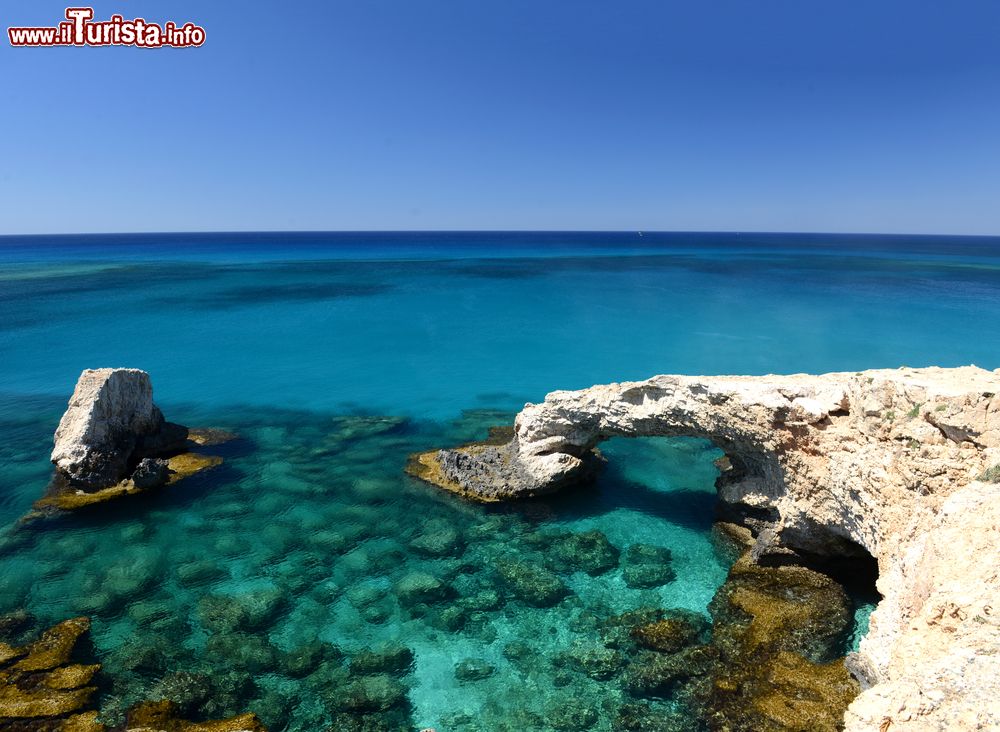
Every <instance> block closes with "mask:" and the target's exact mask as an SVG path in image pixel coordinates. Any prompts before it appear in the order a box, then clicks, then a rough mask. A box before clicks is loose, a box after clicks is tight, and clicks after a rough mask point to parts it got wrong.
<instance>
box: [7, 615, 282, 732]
mask: <svg viewBox="0 0 1000 732" xmlns="http://www.w3.org/2000/svg"><path fill="white" fill-rule="evenodd" d="M89 631H90V620H89V619H88V618H85V617H80V618H73V619H71V620H65V621H63V622H61V623H58V624H57V625H54V626H52V627H51V628H49V629H48V630H46V631H45V632H43V633H42V634H41V636H40V637H39V638H38V640H36V641H34V642H33V643H28V644H27V645H24V646H19V647H18V646H11V645H7V644H6V643H0V729H5V730H8V729H9V730H18V732H115V730H121V731H122V732H267V728H266V727H265V726H264V725H263V724H262V723H261V721H260V720H259V719H258V718H257V716H256V715H255V714H252V713H247V714H241V715H239V716H236V717H231V718H230V719H224V720H216V721H210V722H189V721H187V720H185V719H183V718H182V717H181V716H180V713H179V709H178V707H177V705H176V704H174V703H173V702H171V701H157V702H143V703H141V704H138V705H136V706H135V707H133V708H132V709H130V710H129V712H128V719H127V721H126V723H125V725H124V727H121V726H119V727H116V728H110V727H107V726H106V725H104V724H103V723H101V722H100V721H99V715H98V709H97V704H96V702H97V691H98V687H97V681H96V677H97V675H98V673H99V672H100V670H101V665H100V664H99V663H88V662H87V661H90V660H92V659H86V658H84V659H83V660H81V658H80V657H81V656H85V655H86V651H85V650H82V647H84V646H85V643H84V642H83V641H84V640H85V639H86V637H87V635H88V633H89Z"/></svg>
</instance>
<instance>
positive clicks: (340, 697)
mask: <svg viewBox="0 0 1000 732" xmlns="http://www.w3.org/2000/svg"><path fill="white" fill-rule="evenodd" d="M330 701H331V703H332V705H333V707H334V708H335V709H338V710H340V711H344V712H355V713H357V712H385V711H388V710H390V709H392V708H393V707H398V706H403V705H405V704H406V701H407V700H406V686H404V685H403V684H402V683H401V682H399V681H397V680H396V679H394V678H393V677H392V676H389V675H386V674H380V675H377V676H363V677H361V678H360V679H358V680H357V681H353V682H351V683H349V684H347V685H346V686H344V687H342V688H341V689H338V690H337V691H336V692H335V693H334V695H333V697H332V698H331V700H330Z"/></svg>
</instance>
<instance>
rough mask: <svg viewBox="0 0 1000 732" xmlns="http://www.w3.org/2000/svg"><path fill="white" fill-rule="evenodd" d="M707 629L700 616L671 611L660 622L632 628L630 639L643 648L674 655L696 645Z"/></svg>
mask: <svg viewBox="0 0 1000 732" xmlns="http://www.w3.org/2000/svg"><path fill="white" fill-rule="evenodd" d="M707 629H708V621H707V620H706V619H705V618H704V617H703V616H702V615H701V614H699V613H695V612H691V611H688V610H672V611H671V612H670V614H669V615H668V616H667V617H665V618H663V619H661V620H657V621H655V622H653V623H647V624H645V625H640V626H639V627H637V628H634V629H633V630H632V637H633V638H635V640H636V642H637V643H638V644H639V645H641V646H643V647H645V648H649V649H651V650H654V651H660V652H661V653H676V652H677V651H679V650H681V649H682V648H684V647H686V646H689V645H692V644H694V643H696V642H697V641H698V640H699V638H701V636H702V635H703V634H704V633H705V631H706V630H707Z"/></svg>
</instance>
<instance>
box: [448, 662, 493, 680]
mask: <svg viewBox="0 0 1000 732" xmlns="http://www.w3.org/2000/svg"><path fill="white" fill-rule="evenodd" d="M496 670H497V669H496V666H493V665H491V664H489V663H487V662H486V661H484V660H482V659H481V658H465V659H463V660H461V661H459V662H458V663H456V664H455V678H456V679H458V680H459V681H482V680H483V679H488V678H489V677H490V676H492V675H493V674H494V673H496Z"/></svg>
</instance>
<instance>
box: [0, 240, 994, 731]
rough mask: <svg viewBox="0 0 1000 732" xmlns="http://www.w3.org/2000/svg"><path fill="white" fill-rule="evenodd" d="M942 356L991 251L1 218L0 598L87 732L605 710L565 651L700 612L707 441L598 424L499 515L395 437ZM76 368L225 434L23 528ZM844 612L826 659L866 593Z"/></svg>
mask: <svg viewBox="0 0 1000 732" xmlns="http://www.w3.org/2000/svg"><path fill="white" fill-rule="evenodd" d="M965 364H976V365H978V366H981V367H984V368H988V369H995V368H998V367H1000V238H997V237H994V238H989V237H978V238H977V237H947V236H933V237H930V236H928V237H914V236H860V235H858V236H847V235H815V234H736V233H718V234H716V233H656V232H612V233H608V232H541V233H538V232H506V233H497V232H398V233H397V232H392V233H390V232H386V233H370V232H364V233H350V232H342V233H234V234H142V235H85V236H25V237H10V236H8V237H0V614H2V613H9V612H15V611H22V610H24V611H27V612H28V613H30V614H31V615H32V616H33V618H34V622H35V623H36V624H37V627H38V628H42V627H46V626H47V625H51V624H53V623H55V622H58V621H61V620H64V619H66V618H70V617H75V616H79V615H87V616H89V617H90V618H91V619H92V623H93V627H92V640H93V646H94V648H93V651H94V654H95V655H96V657H97V658H99V659H100V661H101V663H102V664H103V672H102V677H101V678H102V681H101V684H102V685H101V690H100V704H101V708H102V715H103V718H104V719H106V720H108V721H110V722H116V721H120V719H121V715H122V713H123V711H124V709H126V708H127V707H128V706H129V705H131V704H133V703H135V702H137V701H140V700H143V699H155V698H173V699H175V700H178V699H179V700H180V703H181V704H182V706H183V707H184V709H185V711H186V712H188V713H190V714H191V715H193V716H195V717H198V716H200V717H201V718H207V717H209V716H212V715H214V716H220V715H224V714H235V713H237V712H242V711H247V710H252V711H256V712H257V713H258V714H259V715H260V716H261V717H262V718H263V719H264V721H265V723H267V724H268V726H269V728H270V729H271V730H272V732H274V731H278V730H294V731H296V732H297V731H299V730H302V731H306V730H324V729H332V728H336V725H337V724H338V723H337V722H336V720H337V719H338V717H336V715H337V714H339V713H341V712H343V710H345V709H346V710H349V711H350V712H351V713H356V714H361V713H362V712H364V713H367V712H372V713H374V714H382V715H383V716H384V717H385V715H389V716H388V717H386V718H387V719H391V720H394V721H393V722H391V723H392V724H396V725H397V726H398V728H399V729H409V728H412V729H414V730H418V729H427V728H433V729H435V730H437V731H438V732H465V731H470V732H471V731H473V730H476V731H478V730H483V731H487V730H488V731H490V732H495V731H502V730H543V731H547V730H567V729H569V730H575V729H593V730H612V729H616V727H615V724H616V722H615V720H616V719H618V718H619V716H620V710H621V708H622V705H625V704H630V703H633V702H634V701H635V699H633V698H632V696H631V695H630V691H629V689H628V686H627V684H626V683H624V682H622V681H621V678H620V675H621V674H624V675H625V676H627V673H628V668H627V663H628V660H627V659H618V658H608V659H606V660H607V662H608V664H610V666H611V667H612V668H611V670H610V671H606V670H605V669H603V667H602V669H601V670H600V671H598V672H594V670H593V669H594V664H593V663H591V662H592V661H593V659H595V658H598V659H601V660H602V661H603V660H605V659H604V657H603V656H601V655H600V654H601V653H602V652H603V651H602V649H604V651H606V648H604V647H603V646H602V637H603V636H602V632H603V630H602V629H606V628H607V627H608V625H607V624H608V623H609V622H612V621H613V619H614V618H616V617H620V616H622V614H626V613H629V612H633V611H641V610H643V609H650V608H660V609H684V610H688V611H692V612H694V613H700V614H703V615H705V616H706V617H707V612H708V606H709V603H710V601H711V599H712V597H713V595H714V593H715V591H716V590H717V589H718V587H719V586H720V585H721V583H722V582H723V581H724V579H725V577H726V574H727V570H728V567H729V564H730V563H731V561H732V558H733V557H732V555H731V553H729V552H727V551H726V550H725V549H724V548H723V547H721V546H720V543H719V541H718V537H717V535H716V534H714V533H713V531H712V525H713V521H714V504H715V491H714V485H713V484H714V480H715V477H716V475H717V472H716V467H715V465H714V461H715V460H716V459H717V458H718V457H719V456H720V455H721V453H720V452H719V451H718V450H717V449H716V448H715V447H714V446H713V445H711V444H710V443H707V442H704V441H699V440H695V439H690V438H688V439H685V438H678V439H666V438H656V439H652V438H643V439H632V440H629V439H624V438H618V439H614V440H610V441H608V442H606V443H604V444H603V445H602V451H603V453H604V454H605V456H606V457H607V461H608V464H607V468H606V469H605V470H604V471H603V472H602V473H601V475H600V476H599V477H598V478H597V480H596V481H595V483H594V484H593V485H589V486H586V487H582V488H580V489H576V490H571V491H567V492H565V493H563V494H560V495H557V496H554V497H549V498H542V499H538V500H534V501H529V502H525V503H518V504H512V505H502V506H483V505H478V504H473V503H469V502H467V501H464V500H462V499H460V498H457V497H455V496H452V495H450V494H445V493H443V492H441V491H440V490H438V489H436V488H434V487H432V486H429V485H426V484H424V483H421V482H420V481H418V480H416V479H414V478H411V477H409V476H407V475H406V474H405V473H404V467H405V465H406V463H407V459H408V457H409V456H410V455H411V454H413V453H414V452H417V451H422V450H428V449H432V448H435V447H443V446H451V445H456V444H460V443H464V442H467V441H470V440H475V439H480V438H483V437H485V436H486V434H487V431H488V429H489V428H490V427H491V426H497V425H509V424H511V422H512V420H513V418H514V415H515V414H516V413H517V412H518V411H519V410H520V409H521V408H522V407H523V406H524V405H525V404H526V403H530V402H538V401H540V400H542V399H544V398H545V394H546V393H547V392H549V391H553V390H558V389H579V388H584V387H587V386H590V385H593V384H600V383H608V382H619V381H627V380H638V379H644V378H648V377H650V376H653V375H656V374H670V373H681V374H768V373H798V372H810V373H822V372H829V371H859V370H863V369H869V368H892V367H898V366H911V367H919V366H930V365H938V366H960V365H965ZM99 367H134V368H140V369H144V370H146V371H148V372H149V374H150V376H151V379H152V383H153V388H154V398H155V401H156V403H157V404H158V405H159V407H160V408H161V409H162V411H163V412H164V414H165V415H166V416H167V418H168V419H169V420H171V421H174V422H179V423H182V424H185V425H188V426H192V427H214V428H221V429H224V430H227V431H231V432H233V433H235V434H236V435H237V436H238V438H237V439H236V440H234V441H232V442H231V443H228V444H226V445H223V446H220V447H219V448H218V450H219V453H218V454H220V455H221V456H222V457H223V458H224V460H225V462H224V463H223V465H222V466H221V467H219V468H217V469H215V470H213V471H211V472H208V473H205V474H202V475H198V476H195V477H193V478H191V479H189V480H187V481H184V482H181V483H179V484H176V485H174V486H171V487H169V488H166V489H163V490H161V491H158V492H156V493H155V494H153V495H149V496H142V497H138V498H134V499H130V500H124V501H121V502H119V503H117V504H108V505H105V506H102V507H100V508H96V509H93V510H91V511H88V512H83V513H79V514H74V515H68V516H55V517H50V518H46V519H43V520H33V521H28V522H25V521H23V520H22V519H23V517H25V516H26V515H27V514H28V513H29V512H30V510H31V507H32V503H33V502H34V501H35V500H36V499H37V498H39V497H40V496H41V495H42V493H43V492H44V490H45V488H46V485H47V483H48V481H49V478H50V475H51V468H52V466H51V464H50V463H49V454H50V452H51V448H52V434H53V431H54V430H55V427H56V425H57V424H58V421H59V417H60V415H61V413H62V412H63V410H64V409H65V407H66V403H67V400H68V398H69V395H70V394H71V393H72V391H73V386H74V384H75V382H76V379H77V377H78V376H79V374H80V372H81V371H82V370H83V369H87V368H99ZM580 536H583V537H589V538H588V539H587V541H575V540H574V537H577V538H578V537H580ZM594 537H599V538H600V537H603V538H600V540H599V541H597V540H595V539H594ZM574 542H575V543H574ZM637 545H640V546H645V547H647V548H648V547H656V548H658V550H665V551H666V552H667V553H669V556H670V567H671V570H672V571H671V572H670V573H669V577H663V578H661V580H662V581H659V582H653V583H652V584H650V583H644V584H643V585H642V586H636V585H635V583H634V582H630V581H629V580H628V571H627V570H628V557H629V556H630V551H629V550H630V547H635V546H637ZM609 546H610V547H611V548H610V549H609V548H608V547H609ZM566 547H585V548H586V547H589V548H590V549H593V550H594V551H595V552H597V553H598V554H599V555H600V556H596V555H595V556H590V555H588V556H581V557H577V558H576V560H578V561H576V560H574V558H573V557H569V558H567V556H566ZM581 551H583V550H582V549H581ZM554 557H558V558H559V559H558V561H555V560H554V559H553V558H554ZM608 557H610V559H608ZM511 566H514V567H518V568H521V569H522V570H523V572H524V576H523V577H520V578H518V579H517V580H516V581H515V582H514V585H515V586H514V587H512V586H511V580H510V576H509V572H510V570H509V568H510V567H511ZM502 567H506V568H507V571H506V572H504V571H498V568H502ZM505 577H506V579H505ZM553 582H555V583H558V584H559V586H560V587H561V588H562V589H561V592H560V596H559V599H558V601H554V602H553V601H550V600H549V599H546V598H545V595H546V592H547V589H548V588H549V587H550V586H551V584H552V583H553ZM535 590H537V594H536V595H532V592H533V591H535ZM852 600H853V601H854V604H855V617H856V622H855V627H854V629H853V631H852V633H851V636H850V637H849V638H847V639H845V648H844V650H845V652H846V651H847V650H850V649H851V648H852V647H854V646H856V644H857V641H858V638H860V636H861V635H863V633H864V632H865V628H866V627H867V626H866V624H867V617H868V614H869V613H870V612H871V609H872V607H873V606H874V602H875V601H876V600H877V596H876V597H873V596H872V595H871V593H867V594H866V593H863V592H862V593H856V594H854V595H852ZM359 659H360V660H359ZM616 663H617V664H619V665H620V668H618V669H615V668H613V667H614V665H615V664H616ZM642 702H643V703H644V704H648V705H651V707H655V708H656V709H658V710H660V712H662V714H663V715H664V717H663V718H664V719H674V721H675V722H676V724H677V729H698V728H699V725H700V724H701V722H700V721H699V720H697V719H693V718H690V711H688V710H686V709H685V708H684V707H683V705H679V704H678V703H677V701H676V700H672V699H670V698H669V697H667V698H654V699H645V700H642ZM393 715H394V716H393ZM671 715H672V716H671ZM685 715H688V717H685ZM362 716H363V715H362ZM331 725H333V726H331ZM361 728H362V727H358V729H361ZM375 728H376V727H372V729H375Z"/></svg>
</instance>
